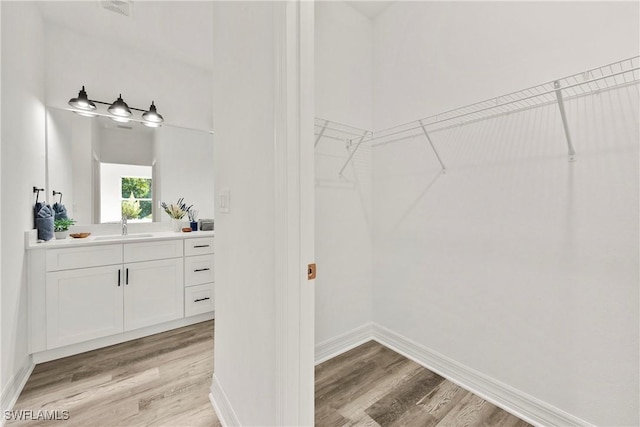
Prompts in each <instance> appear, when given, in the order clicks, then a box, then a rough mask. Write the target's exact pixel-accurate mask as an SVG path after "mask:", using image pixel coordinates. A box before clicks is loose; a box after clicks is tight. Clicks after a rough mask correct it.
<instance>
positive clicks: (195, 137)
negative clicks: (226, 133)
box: [155, 126, 215, 222]
mask: <svg viewBox="0 0 640 427" xmlns="http://www.w3.org/2000/svg"><path fill="white" fill-rule="evenodd" d="M155 135H156V138H155V139H156V143H157V144H156V156H157V164H156V167H157V170H156V172H157V175H158V176H159V179H160V182H161V185H159V187H158V198H157V200H159V201H163V202H166V203H175V202H176V201H177V200H178V199H179V198H181V197H183V198H184V201H185V203H187V205H193V208H194V209H196V210H198V211H199V212H198V219H202V218H207V219H212V218H214V200H215V199H214V192H213V183H214V172H213V170H212V169H213V167H214V166H213V163H212V159H213V139H214V138H213V136H212V135H211V134H210V133H208V132H203V131H196V130H191V129H182V128H174V127H168V126H163V127H162V131H161V132H157V133H156V134H155ZM160 220H161V221H167V222H168V221H171V218H169V215H167V214H165V213H164V212H160ZM188 220H189V218H187V217H185V218H184V221H185V222H187V221H188Z"/></svg>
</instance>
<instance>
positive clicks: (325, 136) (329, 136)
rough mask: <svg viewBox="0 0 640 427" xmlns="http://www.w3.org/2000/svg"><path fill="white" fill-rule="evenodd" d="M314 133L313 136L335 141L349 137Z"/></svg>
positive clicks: (341, 140)
mask: <svg viewBox="0 0 640 427" xmlns="http://www.w3.org/2000/svg"><path fill="white" fill-rule="evenodd" d="M314 135H315V136H320V137H322V138H329V139H335V140H336V141H340V142H345V140H347V139H349V138H339V137H337V136H333V135H323V134H320V133H316V134H314Z"/></svg>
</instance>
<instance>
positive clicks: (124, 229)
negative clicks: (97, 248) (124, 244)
mask: <svg viewBox="0 0 640 427" xmlns="http://www.w3.org/2000/svg"><path fill="white" fill-rule="evenodd" d="M128 233H129V232H128V231H127V216H126V215H122V235H123V236H126V235H127V234H128Z"/></svg>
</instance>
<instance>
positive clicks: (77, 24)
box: [38, 1, 213, 70]
mask: <svg viewBox="0 0 640 427" xmlns="http://www.w3.org/2000/svg"><path fill="white" fill-rule="evenodd" d="M38 3H39V6H40V10H41V12H42V15H43V19H44V20H45V21H48V22H52V23H55V24H58V25H60V26H63V27H66V28H68V29H71V30H73V31H76V32H78V33H81V34H83V35H87V36H92V37H95V38H98V39H103V40H108V41H111V42H113V43H116V44H120V45H125V46H128V47H130V48H132V49H135V50H144V51H151V52H154V53H157V54H160V55H165V56H168V57H170V58H171V59H174V60H178V61H181V62H185V63H187V64H190V65H193V66H196V67H200V68H205V69H207V70H211V69H213V47H212V45H213V4H212V2H208V1H206V2H205V1H135V2H133V3H132V7H133V13H132V15H131V16H130V17H127V16H123V15H120V14H118V13H114V12H111V11H109V10H105V9H104V8H103V7H102V6H101V3H118V2H113V1H111V2H100V1H46V2H38Z"/></svg>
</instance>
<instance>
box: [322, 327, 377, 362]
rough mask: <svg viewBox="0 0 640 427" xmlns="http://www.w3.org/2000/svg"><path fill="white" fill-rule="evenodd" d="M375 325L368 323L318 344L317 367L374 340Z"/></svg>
mask: <svg viewBox="0 0 640 427" xmlns="http://www.w3.org/2000/svg"><path fill="white" fill-rule="evenodd" d="M372 333H373V324H372V323H366V324H364V325H362V326H358V327H357V328H355V329H352V330H350V331H348V332H345V333H344V334H341V335H338V336H337V337H334V338H330V339H328V340H326V341H323V342H321V343H318V344H316V350H315V351H316V357H315V358H316V365H318V364H320V363H322V362H324V361H326V360H329V359H332V358H334V357H336V356H338V355H339V354H342V353H344V352H346V351H349V350H351V349H352V348H355V347H357V346H359V345H360V344H364V343H366V342H367V341H371V340H372V339H373V335H372Z"/></svg>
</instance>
